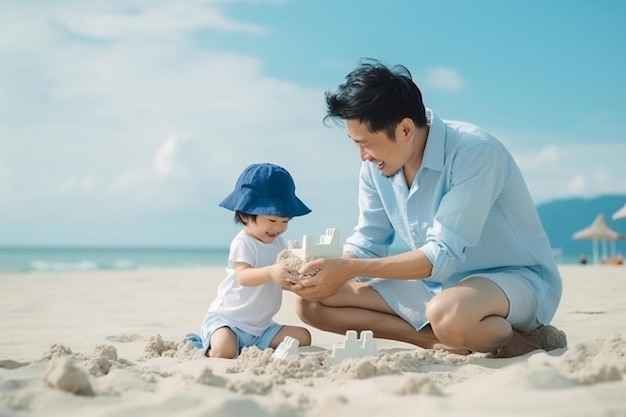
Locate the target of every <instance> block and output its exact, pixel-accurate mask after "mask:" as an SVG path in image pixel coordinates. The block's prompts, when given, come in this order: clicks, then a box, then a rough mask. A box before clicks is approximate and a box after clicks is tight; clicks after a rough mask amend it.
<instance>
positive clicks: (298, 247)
mask: <svg viewBox="0 0 626 417" xmlns="http://www.w3.org/2000/svg"><path fill="white" fill-rule="evenodd" d="M340 256H341V242H340V241H339V229H335V228H327V229H326V233H325V234H324V235H322V236H320V240H319V243H313V237H312V236H311V235H304V237H303V238H302V244H300V242H298V241H297V240H290V241H289V242H288V247H287V249H285V250H283V251H281V252H280V253H279V254H278V256H277V257H276V262H278V263H283V264H286V265H287V266H289V269H291V270H293V271H298V270H299V269H300V268H301V267H302V265H304V264H305V263H306V262H307V261H310V260H312V259H317V258H338V257H340ZM292 275H293V280H292V282H294V283H298V282H299V281H300V280H302V278H304V277H301V276H300V274H296V273H294V274H292Z"/></svg>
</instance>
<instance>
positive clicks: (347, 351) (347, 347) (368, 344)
mask: <svg viewBox="0 0 626 417" xmlns="http://www.w3.org/2000/svg"><path fill="white" fill-rule="evenodd" d="M377 354H378V349H377V348H376V341H375V340H374V333H373V332H372V331H371V330H363V331H362V332H361V338H357V333H356V330H348V331H347V332H346V338H345V339H344V340H343V341H342V342H339V343H337V344H336V345H335V346H333V349H332V351H331V353H330V354H329V355H328V356H327V357H326V363H327V364H328V365H334V364H337V363H339V362H341V361H342V360H344V359H348V358H363V357H365V356H376V355H377Z"/></svg>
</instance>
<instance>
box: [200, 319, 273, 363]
mask: <svg viewBox="0 0 626 417" xmlns="http://www.w3.org/2000/svg"><path fill="white" fill-rule="evenodd" d="M222 327H228V328H229V329H230V330H231V331H232V332H233V333H235V336H236V337H237V347H238V349H237V351H238V353H241V349H243V348H244V347H249V346H256V347H258V348H259V349H261V350H265V349H267V348H268V347H269V346H270V343H272V340H274V337H276V335H277V334H278V332H280V330H281V329H282V328H283V327H284V325H282V324H277V323H272V324H270V325H269V326H268V327H267V329H265V330H264V331H263V333H261V335H259V336H255V335H253V334H250V333H248V332H245V331H243V330H241V329H239V328H238V327H235V326H233V324H232V323H230V322H229V321H228V319H227V318H226V317H224V316H220V315H217V314H209V315H208V316H207V317H206V318H205V320H204V323H203V325H202V348H203V352H204V353H205V354H206V352H208V351H209V348H210V347H211V345H210V343H211V336H212V335H213V332H215V331H216V330H217V329H221V328H222Z"/></svg>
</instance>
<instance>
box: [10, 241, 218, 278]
mask: <svg viewBox="0 0 626 417" xmlns="http://www.w3.org/2000/svg"><path fill="white" fill-rule="evenodd" d="M227 258H228V248H227V247H224V248H136V247H134V248H82V247H81V248H67V247H65V248H59V247H10V248H9V247H0V273H2V272H5V273H6V272H85V271H124V270H126V271H128V270H150V269H165V268H185V269H195V268H207V267H224V266H226V260H227Z"/></svg>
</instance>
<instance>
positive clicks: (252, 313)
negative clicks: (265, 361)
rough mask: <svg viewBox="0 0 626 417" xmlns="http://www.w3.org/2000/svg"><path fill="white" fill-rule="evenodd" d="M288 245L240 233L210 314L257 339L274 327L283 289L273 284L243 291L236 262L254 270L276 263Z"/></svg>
mask: <svg viewBox="0 0 626 417" xmlns="http://www.w3.org/2000/svg"><path fill="white" fill-rule="evenodd" d="M285 247H286V245H285V241H284V240H283V238H282V237H278V238H277V239H275V240H274V241H273V242H272V243H263V242H261V241H259V240H257V239H255V238H253V237H251V236H248V235H247V234H246V233H245V231H243V230H242V231H240V232H239V233H238V234H237V236H235V238H234V239H233V241H232V242H231V244H230V253H229V254H228V267H227V268H226V274H227V275H226V279H224V281H222V283H221V284H220V285H219V287H218V288H217V297H216V298H215V300H214V301H213V302H212V303H211V305H210V306H209V311H208V314H219V315H220V316H222V317H224V318H225V319H228V321H229V322H230V323H231V324H232V325H233V326H235V327H238V328H240V329H241V330H244V331H246V332H248V333H250V334H253V335H255V336H260V335H261V333H263V331H264V330H265V329H266V328H267V327H268V326H269V325H270V324H272V323H273V321H272V318H273V317H274V315H275V314H276V313H277V312H278V310H279V309H280V305H281V302H282V299H283V289H282V287H281V285H280V284H279V283H278V282H276V281H274V280H272V281H269V282H266V283H265V284H261V285H257V286H254V287H244V286H242V285H241V284H239V282H238V281H237V278H236V277H235V270H234V265H235V262H245V263H247V264H249V265H250V266H252V267H253V268H260V267H264V266H268V265H272V264H275V263H276V256H277V255H278V253H279V252H280V251H282V250H283V249H285Z"/></svg>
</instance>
